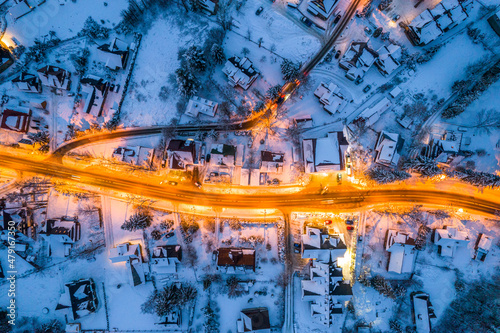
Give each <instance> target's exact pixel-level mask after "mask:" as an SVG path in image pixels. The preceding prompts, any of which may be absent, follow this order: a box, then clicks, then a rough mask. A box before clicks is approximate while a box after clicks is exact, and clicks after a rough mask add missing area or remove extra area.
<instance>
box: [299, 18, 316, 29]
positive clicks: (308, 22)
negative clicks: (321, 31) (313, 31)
mask: <svg viewBox="0 0 500 333" xmlns="http://www.w3.org/2000/svg"><path fill="white" fill-rule="evenodd" d="M300 20H301V21H302V23H304V24H305V25H307V26H308V27H310V26H311V25H312V24H313V23H312V22H311V20H309V19H308V18H307V17H305V16H304V17H302V18H301V19H300Z"/></svg>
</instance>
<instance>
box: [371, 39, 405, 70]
mask: <svg viewBox="0 0 500 333" xmlns="http://www.w3.org/2000/svg"><path fill="white" fill-rule="evenodd" d="M377 53H378V58H377V59H376V60H375V66H376V67H377V68H378V70H379V72H380V73H381V74H382V75H384V76H389V75H391V74H392V73H393V72H394V71H395V70H396V69H397V68H398V67H399V66H400V65H401V63H400V62H399V59H400V58H401V47H400V46H399V45H394V44H390V45H389V46H386V45H384V46H382V47H381V48H380V49H378V50H377Z"/></svg>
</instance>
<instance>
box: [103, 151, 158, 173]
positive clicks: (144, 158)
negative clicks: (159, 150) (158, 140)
mask: <svg viewBox="0 0 500 333" xmlns="http://www.w3.org/2000/svg"><path fill="white" fill-rule="evenodd" d="M153 156H154V149H153V148H146V147H118V148H116V149H115V150H113V154H112V157H113V158H114V159H115V160H118V161H120V162H125V163H128V164H131V165H137V166H140V167H144V168H147V169H149V168H150V167H151V164H152V163H153Z"/></svg>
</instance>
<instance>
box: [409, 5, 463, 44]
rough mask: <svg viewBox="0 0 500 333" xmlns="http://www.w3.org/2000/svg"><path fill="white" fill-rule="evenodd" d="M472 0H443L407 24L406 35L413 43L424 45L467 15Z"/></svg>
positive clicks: (454, 25)
mask: <svg viewBox="0 0 500 333" xmlns="http://www.w3.org/2000/svg"><path fill="white" fill-rule="evenodd" d="M471 6H472V0H465V1H459V0H443V1H441V2H440V3H438V4H437V5H435V6H434V7H433V8H430V9H427V10H425V11H424V12H422V13H421V14H420V15H419V16H417V17H415V18H414V19H413V21H411V22H410V24H408V26H407V28H406V29H405V31H406V36H407V37H408V39H409V40H410V42H411V43H412V44H413V45H426V44H429V43H430V42H432V41H433V40H435V39H436V38H438V37H439V36H441V35H442V34H443V33H445V32H447V31H448V30H450V29H452V28H454V27H456V26H457V25H458V24H459V23H460V22H462V21H464V20H465V19H466V18H467V17H468V16H469V15H468V14H467V12H468V11H469V9H470V7H471Z"/></svg>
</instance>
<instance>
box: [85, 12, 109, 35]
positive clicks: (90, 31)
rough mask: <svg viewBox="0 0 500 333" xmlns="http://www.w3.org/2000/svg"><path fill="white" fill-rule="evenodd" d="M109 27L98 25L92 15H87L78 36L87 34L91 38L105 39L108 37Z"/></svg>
mask: <svg viewBox="0 0 500 333" xmlns="http://www.w3.org/2000/svg"><path fill="white" fill-rule="evenodd" d="M109 31H110V29H109V28H105V27H102V26H100V25H99V24H98V23H97V22H96V21H95V20H94V19H93V18H92V16H89V17H88V18H87V20H86V21H85V23H84V24H83V28H82V31H80V32H79V33H78V36H87V37H90V38H93V39H107V38H109Z"/></svg>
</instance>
